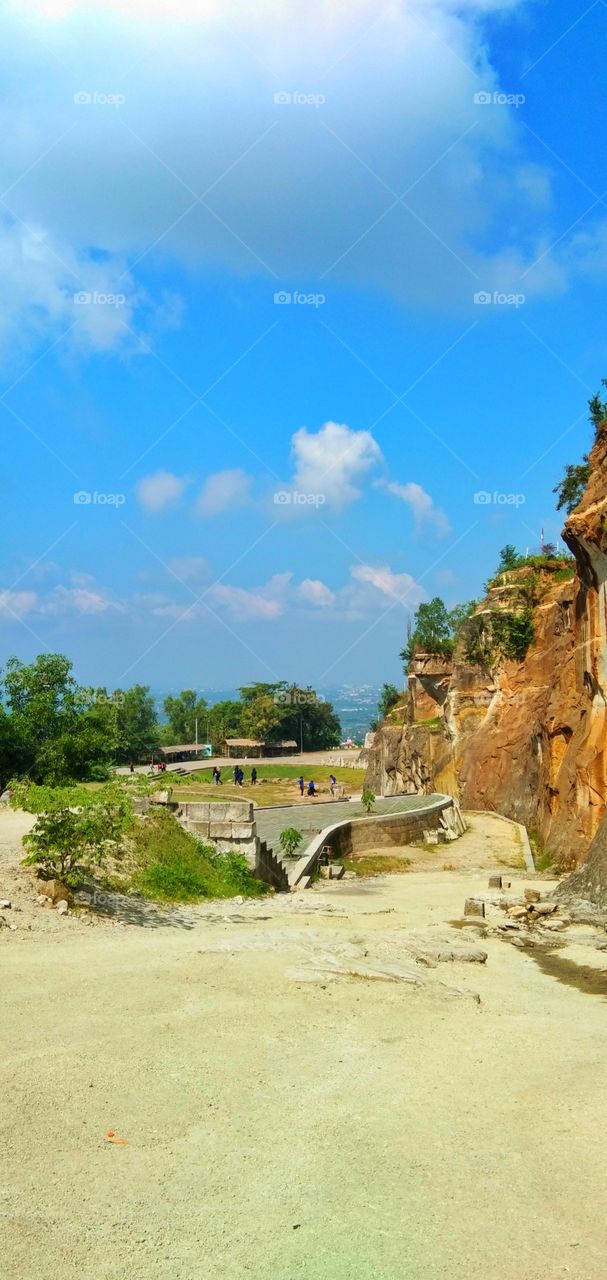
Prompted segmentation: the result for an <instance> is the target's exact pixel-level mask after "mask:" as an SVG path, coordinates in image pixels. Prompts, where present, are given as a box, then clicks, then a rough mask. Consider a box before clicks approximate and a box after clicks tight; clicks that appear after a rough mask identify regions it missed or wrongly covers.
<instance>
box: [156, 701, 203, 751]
mask: <svg viewBox="0 0 607 1280" xmlns="http://www.w3.org/2000/svg"><path fill="white" fill-rule="evenodd" d="M163 709H164V713H165V715H166V717H167V720H168V725H167V726H166V730H167V733H168V734H169V735H170V742H171V743H177V742H194V741H195V738H196V721H198V741H199V742H200V741H201V733H202V730H203V728H204V725H205V723H206V717H207V715H208V705H207V702H206V699H205V698H202V697H200V696H199V695H198V694H197V693H195V691H194V690H193V689H183V690H182V692H181V693H179V694H177V697H171V696H169V697H167V698H165V700H164V702H163ZM168 740H169V739H167V741H168Z"/></svg>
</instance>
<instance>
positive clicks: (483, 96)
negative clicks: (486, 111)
mask: <svg viewBox="0 0 607 1280" xmlns="http://www.w3.org/2000/svg"><path fill="white" fill-rule="evenodd" d="M474 102H475V104H476V106H477V107H514V108H515V109H516V111H518V109H519V107H522V106H524V105H525V102H526V98H525V95H524V93H500V92H499V90H498V89H494V90H493V92H491V93H490V92H489V91H488V90H487V89H481V91H480V93H475V95H474Z"/></svg>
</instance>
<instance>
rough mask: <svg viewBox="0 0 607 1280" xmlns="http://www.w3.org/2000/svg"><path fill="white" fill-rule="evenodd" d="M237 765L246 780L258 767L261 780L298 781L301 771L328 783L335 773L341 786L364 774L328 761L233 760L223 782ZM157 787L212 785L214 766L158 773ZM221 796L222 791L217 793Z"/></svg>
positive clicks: (358, 780)
mask: <svg viewBox="0 0 607 1280" xmlns="http://www.w3.org/2000/svg"><path fill="white" fill-rule="evenodd" d="M236 764H240V767H241V769H243V771H244V775H245V782H248V781H249V779H250V777H251V769H253V768H255V769H257V781H258V785H259V783H260V782H281V781H283V780H289V779H293V780H294V781H297V779H298V777H299V775H300V774H301V773H303V776H304V778H305V779H306V782H307V781H308V780H309V779H310V778H313V779H314V781H315V782H328V781H329V778H330V777H331V774H332V773H333V774H335V777H336V778H337V781H338V782H342V783H343V784H344V786H348V785H352V786H356V787H359V786H360V784H361V782H362V779H363V777H364V774H365V767H364V766H363V767H362V768H360V769H358V768H355V767H354V766H353V765H344V766H342V767H340V766H339V765H335V766H333V765H330V764H321V765H317V764H303V763H302V764H273V763H272V762H271V761H270V762H267V763H265V764H258V763H257V761H256V760H235V761H234V764H232V765H227V764H224V765H221V777H222V779H223V782H224V783H226V782H228V781H229V779H230V778H232V777H233V771H234V765H236ZM159 778H160V780H159V784H158V785H159V787H162V786H173V785H176V786H186V787H188V786H200V785H201V784H203V785H205V786H206V785H207V784H208V785H209V786H213V785H214V784H213V766H212V765H211V767H210V768H209V767H205V768H203V769H195V770H192V772H191V773H187V774H184V775H181V774H174V773H169V771H168V770H167V772H166V773H163V774H160V775H159ZM215 791H216V792H219V793H220V792H221V788H220V787H215ZM218 799H221V794H219V795H218Z"/></svg>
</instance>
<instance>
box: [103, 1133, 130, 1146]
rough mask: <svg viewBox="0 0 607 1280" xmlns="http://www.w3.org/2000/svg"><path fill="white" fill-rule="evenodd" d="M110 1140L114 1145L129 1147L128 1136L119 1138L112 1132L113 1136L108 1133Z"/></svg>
mask: <svg viewBox="0 0 607 1280" xmlns="http://www.w3.org/2000/svg"><path fill="white" fill-rule="evenodd" d="M108 1142H111V1144H112V1146H113V1147H128V1145H129V1140H128V1138H117V1137H116V1136H115V1135H114V1134H112V1137H111V1138H110V1136H109V1134H108Z"/></svg>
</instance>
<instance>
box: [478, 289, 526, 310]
mask: <svg viewBox="0 0 607 1280" xmlns="http://www.w3.org/2000/svg"><path fill="white" fill-rule="evenodd" d="M525 302H526V297H525V294H524V293H502V292H501V291H500V290H499V289H494V290H493V292H492V293H490V292H489V290H488V289H480V290H479V292H478V293H475V294H474V305H475V306H476V307H492V306H493V307H517V308H518V307H522V306H524V304H525Z"/></svg>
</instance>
